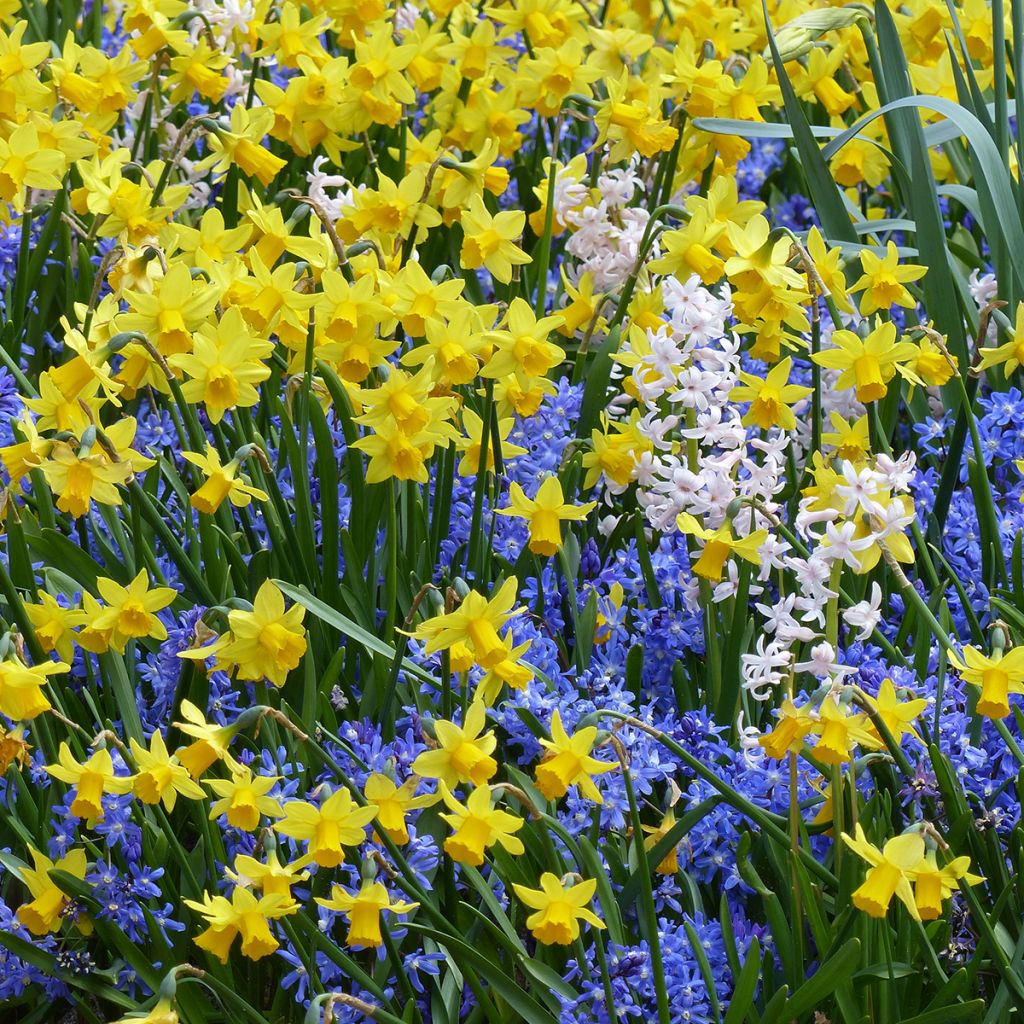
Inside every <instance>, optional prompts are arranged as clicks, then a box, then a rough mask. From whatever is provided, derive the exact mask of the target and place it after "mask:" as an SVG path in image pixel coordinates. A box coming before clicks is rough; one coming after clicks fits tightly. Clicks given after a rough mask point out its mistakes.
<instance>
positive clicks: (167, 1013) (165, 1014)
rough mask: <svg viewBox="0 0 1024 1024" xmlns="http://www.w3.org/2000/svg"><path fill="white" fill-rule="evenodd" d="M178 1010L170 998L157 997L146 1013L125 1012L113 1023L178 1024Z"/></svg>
mask: <svg viewBox="0 0 1024 1024" xmlns="http://www.w3.org/2000/svg"><path fill="white" fill-rule="evenodd" d="M178 1021H179V1018H178V1012H177V1010H175V1009H174V1004H173V1003H172V1002H171V1000H170V999H158V1000H157V1001H156V1005H155V1006H154V1007H153V1009H152V1010H150V1011H149V1013H147V1014H126V1015H125V1016H124V1017H122V1018H121V1019H120V1020H117V1021H115V1022H114V1024H178Z"/></svg>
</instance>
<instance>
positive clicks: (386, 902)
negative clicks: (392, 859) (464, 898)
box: [316, 879, 419, 949]
mask: <svg viewBox="0 0 1024 1024" xmlns="http://www.w3.org/2000/svg"><path fill="white" fill-rule="evenodd" d="M316 901H317V903H319V904H320V906H321V907H326V908H327V909H328V910H337V911H340V912H341V913H342V914H344V915H345V917H347V918H348V922H349V924H348V936H347V937H346V940H345V941H346V944H347V945H349V946H356V947H359V948H362V949H375V948H376V947H377V946H379V945H380V944H381V943H382V942H383V941H384V939H383V937H382V936H381V932H380V915H381V914H382V913H384V911H390V912H391V913H392V914H408V913H409V911H411V910H415V909H416V908H417V907H418V906H419V904H418V903H406V902H404V901H403V900H398V901H396V902H395V903H392V902H391V896H390V894H389V893H388V890H387V888H386V887H385V886H384V884H383V883H382V882H375V881H372V880H369V879H367V880H365V881H364V882H363V884H362V886H361V887H360V889H359V891H358V892H356V893H349V892H346V891H345V890H344V889H343V888H342V887H341V886H340V885H335V886H333V887H332V888H331V897H330V899H322V898H321V897H319V896H317V897H316Z"/></svg>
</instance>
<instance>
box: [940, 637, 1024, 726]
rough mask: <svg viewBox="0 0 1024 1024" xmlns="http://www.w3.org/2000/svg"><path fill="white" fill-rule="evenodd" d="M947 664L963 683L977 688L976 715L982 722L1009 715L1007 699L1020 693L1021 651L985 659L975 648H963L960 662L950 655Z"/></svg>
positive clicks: (1023, 676)
mask: <svg viewBox="0 0 1024 1024" xmlns="http://www.w3.org/2000/svg"><path fill="white" fill-rule="evenodd" d="M949 662H950V664H951V665H952V666H953V668H955V669H956V670H957V671H958V672H959V673H960V675H961V677H962V678H963V680H964V682H965V683H970V684H971V685H972V686H980V687H981V696H980V697H979V698H978V714H979V715H984V716H985V717H986V718H1005V717H1006V716H1007V715H1008V714H1009V713H1010V701H1009V695H1010V694H1011V693H1024V647H1014V648H1013V649H1012V650H1009V651H1007V652H1006V653H1005V654H1000V653H999V652H998V651H997V652H995V653H994V654H993V656H992V657H989V656H987V655H985V654H982V653H981V651H979V650H978V648H977V647H965V648H964V657H963V661H961V660H960V659H959V658H958V657H957V656H956V655H955V654H953V653H950V655H949Z"/></svg>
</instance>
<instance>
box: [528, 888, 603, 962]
mask: <svg viewBox="0 0 1024 1024" xmlns="http://www.w3.org/2000/svg"><path fill="white" fill-rule="evenodd" d="M512 888H513V889H514V890H515V893H516V895H517V896H518V897H519V899H521V900H522V901H523V903H525V904H526V906H528V907H530V908H531V909H532V910H534V911H535V913H533V914H531V915H530V916H529V917H528V918H527V919H526V927H527V928H529V929H530V931H531V932H533V934H534V936H535V937H536V939H537V940H538V941H539V942H543V943H544V944H545V945H560V946H567V945H569V944H570V943H571V942H574V941H575V940H576V939H577V938H579V934H580V921H586V922H587V924H589V925H591V926H592V927H594V928H604V923H603V922H602V921H601V919H600V918H599V917H598V916H597V915H596V914H595V913H594V912H593V911H592V910H590V909H589V908H588V907H587V904H588V903H589V902H590V901H591V899H592V898H593V896H594V893H595V891H596V890H597V880H596V879H593V878H590V879H587V880H586V881H583V882H578V883H577V884H576V885H568V886H567V885H566V884H565V883H564V882H563V881H562V880H560V879H559V877H558V875H555V874H553V873H552V872H550V871H545V872H544V874H542V875H541V876H540V888H539V889H528V888H527V887H526V886H525V885H517V884H515V883H513V886H512Z"/></svg>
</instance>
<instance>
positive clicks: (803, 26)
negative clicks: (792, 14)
mask: <svg viewBox="0 0 1024 1024" xmlns="http://www.w3.org/2000/svg"><path fill="white" fill-rule="evenodd" d="M863 17H865V12H864V11H863V10H859V9H857V8H855V7H828V8H825V9H824V10H815V11H808V12H807V13H806V14H801V15H800V17H799V18H794V19H793V20H792V21H790V22H787V23H786V24H785V25H783V26H782V28H780V29H779V31H778V32H776V33H775V45H776V47H777V48H778V51H779V57H780V58H781V60H782V63H783V64H787V63H788V62H789V61H791V60H798V59H799V58H800V57H806V56H807V54H808V53H810V52H811V50H813V49H814V46H815V43H816V42H817V40H818V39H820V38H821V37H822V36H823V35H825V33H826V32H833V31H835V30H837V29H842V28H848V27H849V26H850V25H852V24H853V23H854V22H855V21H857V20H858V19H860V18H863ZM763 56H764V59H765V60H766V61H767V62H768V63H769V64H772V63H774V61H773V58H772V52H771V48H770V47H769V48H766V50H765V53H764V55H763Z"/></svg>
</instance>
